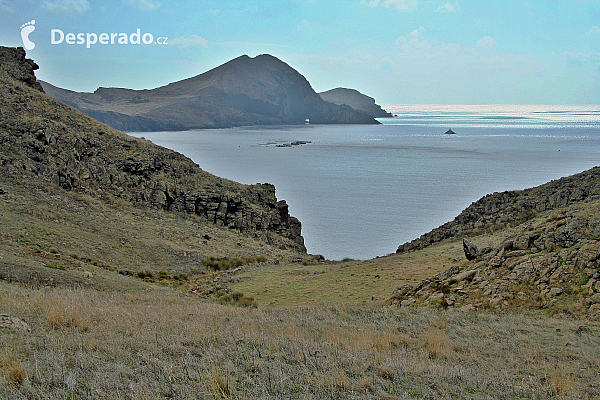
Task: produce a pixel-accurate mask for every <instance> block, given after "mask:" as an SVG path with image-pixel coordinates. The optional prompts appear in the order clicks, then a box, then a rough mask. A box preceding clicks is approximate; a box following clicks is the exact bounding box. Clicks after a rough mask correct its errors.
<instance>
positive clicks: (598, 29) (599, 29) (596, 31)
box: [583, 25, 600, 37]
mask: <svg viewBox="0 0 600 400" xmlns="http://www.w3.org/2000/svg"><path fill="white" fill-rule="evenodd" d="M595 35H600V26H598V25H594V26H592V27H591V28H590V30H589V31H587V33H586V34H584V35H583V36H584V37H590V36H595Z"/></svg>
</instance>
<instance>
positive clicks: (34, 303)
mask: <svg viewBox="0 0 600 400" xmlns="http://www.w3.org/2000/svg"><path fill="white" fill-rule="evenodd" d="M0 312H1V313H6V312H8V313H10V314H12V315H15V316H18V317H20V318H22V319H24V320H25V321H27V323H28V324H29V325H30V326H31V328H32V332H31V333H26V332H20V331H10V330H3V331H0V348H6V349H11V353H10V354H11V355H12V354H17V355H19V357H18V360H17V358H14V357H13V358H11V360H13V362H14V364H10V363H7V362H4V363H3V370H4V371H6V367H5V366H4V365H8V364H10V365H14V367H11V369H12V370H14V371H16V372H15V373H13V374H12V375H10V376H13V378H10V380H11V381H13V382H22V383H21V384H13V385H10V387H9V386H8V385H7V386H6V387H1V386H0V398H15V399H19V398H31V399H37V398H43V399H65V398H78V399H102V398H111V399H112V398H114V399H138V398H140V399H141V398H149V399H155V398H177V399H198V398H202V399H203V398H215V399H256V398H274V399H275V398H306V399H326V398H336V399H337V398H340V399H381V398H436V399H437V398H471V399H490V398H494V399H512V398H524V399H550V398H559V397H560V398H593V395H594V394H595V393H598V392H599V391H600V382H598V379H597V377H598V373H599V371H600V366H599V361H598V358H597V354H599V353H600V336H599V334H600V326H598V325H597V324H596V325H594V324H588V326H590V328H591V329H592V332H593V333H592V334H585V335H582V336H578V335H576V334H575V333H574V331H575V329H576V328H577V327H578V326H579V324H581V323H582V322H579V321H571V320H557V319H552V318H550V317H541V316H539V315H538V316H536V315H531V316H518V315H510V314H506V315H503V316H494V315H471V314H461V313H456V312H443V311H432V310H405V309H390V308H385V307H375V308H372V309H360V308H354V307H343V306H339V307H313V306H311V307H306V306H304V307H298V308H292V309H262V308H239V307H231V306H222V305H219V304H215V303H208V302H205V301H202V300H200V299H197V298H194V297H190V296H186V295H183V294H179V293H177V292H174V291H173V290H171V289H164V288H159V287H156V288H151V287H148V288H147V289H146V290H132V291H130V292H129V293H128V294H127V296H123V295H122V294H120V293H115V292H101V291H97V290H92V289H80V290H67V289H45V288H43V289H38V290H34V289H24V288H22V287H19V286H14V285H11V284H7V283H2V282H0ZM53 313H54V314H53ZM49 315H50V316H52V317H51V318H50V317H49ZM73 315H80V316H82V317H83V319H84V320H85V319H89V321H91V322H90V323H89V324H84V323H82V322H73V321H76V320H77V318H75V317H73ZM61 318H62V322H61V323H58V322H57V323H56V324H51V323H50V322H49V321H50V320H52V321H54V320H56V319H57V320H58V321H61ZM69 321H71V322H69ZM80 324H81V326H87V329H81V326H80ZM57 327H58V329H57ZM557 329H560V332H558V331H557ZM567 343H568V344H569V345H568V346H567ZM15 360H16V361H15ZM17 361H20V363H19V362H17ZM19 365H20V367H18V366H19ZM554 365H558V366H559V367H554ZM18 371H23V372H22V373H19V372H18ZM24 371H28V372H30V373H28V374H25V372H24ZM5 376H8V375H6V372H5ZM19 376H21V378H19ZM25 376H26V377H25Z"/></svg>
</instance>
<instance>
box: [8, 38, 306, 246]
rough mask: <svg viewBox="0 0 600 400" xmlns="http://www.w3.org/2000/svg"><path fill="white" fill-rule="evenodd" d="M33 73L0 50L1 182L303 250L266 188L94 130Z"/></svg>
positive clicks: (21, 57)
mask: <svg viewBox="0 0 600 400" xmlns="http://www.w3.org/2000/svg"><path fill="white" fill-rule="evenodd" d="M36 67H37V66H36V65H35V63H33V62H32V61H31V60H26V59H25V52H24V51H23V50H22V49H14V48H6V47H0V146H1V148H2V152H0V175H1V176H2V179H10V180H13V181H19V182H22V183H23V184H26V185H30V186H31V187H32V188H33V189H35V190H39V188H42V187H44V186H46V185H49V184H54V185H56V187H60V188H62V189H63V190H67V191H78V192H81V193H85V194H89V195H91V196H94V197H96V198H100V199H110V198H118V199H123V200H126V201H129V202H132V203H134V204H137V205H140V206H147V207H155V208H160V209H164V210H168V211H172V212H186V213H193V214H196V215H198V216H199V217H200V218H202V219H204V220H207V221H210V222H213V223H215V224H217V225H221V226H225V227H229V228H231V229H236V230H239V231H241V232H245V233H247V234H249V235H253V236H256V237H259V238H262V239H264V240H265V241H267V242H269V243H272V244H276V245H280V246H283V247H288V248H293V249H296V250H298V251H300V252H305V251H306V249H305V248H304V239H303V238H302V236H301V232H300V231H301V224H300V222H299V221H298V220H297V219H296V218H294V217H291V216H290V215H289V212H288V206H287V204H286V203H285V201H283V200H282V201H277V199H276V197H275V188H274V186H273V185H270V184H257V185H251V186H249V185H242V184H239V183H236V182H232V181H229V180H226V179H222V178H218V177H216V176H214V175H211V174H209V173H207V172H205V171H203V170H201V169H200V168H199V167H198V165H196V164H195V163H194V162H192V161H191V160H190V159H188V158H186V157H184V156H183V155H181V154H179V153H176V152H174V151H171V150H168V149H165V148H162V147H159V146H156V145H154V144H152V143H150V142H148V141H146V140H143V139H137V138H133V137H130V136H128V135H126V134H124V133H122V132H119V131H115V130H114V129H112V128H110V127H108V126H106V125H103V124H100V123H98V122H96V121H94V120H93V119H91V118H89V117H87V116H85V115H83V114H81V113H80V112H78V111H76V110H74V109H72V108H71V107H69V106H67V105H65V104H63V103H61V102H59V101H57V100H54V99H52V98H50V97H48V96H46V95H45V94H44V93H41V92H40V88H39V87H38V85H36V81H35V75H34V73H33V71H34V70H35V69H36ZM35 89H37V90H35ZM36 188H37V189H36Z"/></svg>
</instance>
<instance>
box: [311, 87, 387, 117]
mask: <svg viewBox="0 0 600 400" xmlns="http://www.w3.org/2000/svg"><path fill="white" fill-rule="evenodd" d="M319 96H321V98H322V99H323V100H325V101H329V102H330V103H334V104H338V105H344V104H345V105H348V106H350V107H352V108H354V109H355V110H358V111H364V112H366V113H367V114H369V115H371V116H372V117H373V118H388V117H392V116H393V115H392V114H390V113H389V112H387V111H385V110H384V109H383V108H381V106H380V105H379V104H375V99H374V98H372V97H369V96H367V95H365V94H362V93H361V92H359V91H358V90H356V89H346V88H341V87H340V88H336V89H331V90H327V91H325V92H321V93H319Z"/></svg>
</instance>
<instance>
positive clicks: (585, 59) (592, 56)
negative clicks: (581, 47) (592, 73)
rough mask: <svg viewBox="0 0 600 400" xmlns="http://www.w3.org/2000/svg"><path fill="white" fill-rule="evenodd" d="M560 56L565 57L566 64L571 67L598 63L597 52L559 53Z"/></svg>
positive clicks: (599, 54)
mask: <svg viewBox="0 0 600 400" xmlns="http://www.w3.org/2000/svg"><path fill="white" fill-rule="evenodd" d="M561 55H562V56H564V57H566V60H567V63H569V64H571V65H577V66H582V65H584V64H588V63H589V64H598V63H600V53H598V52H597V51H590V52H587V53H579V52H573V51H564V52H562V53H561Z"/></svg>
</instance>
